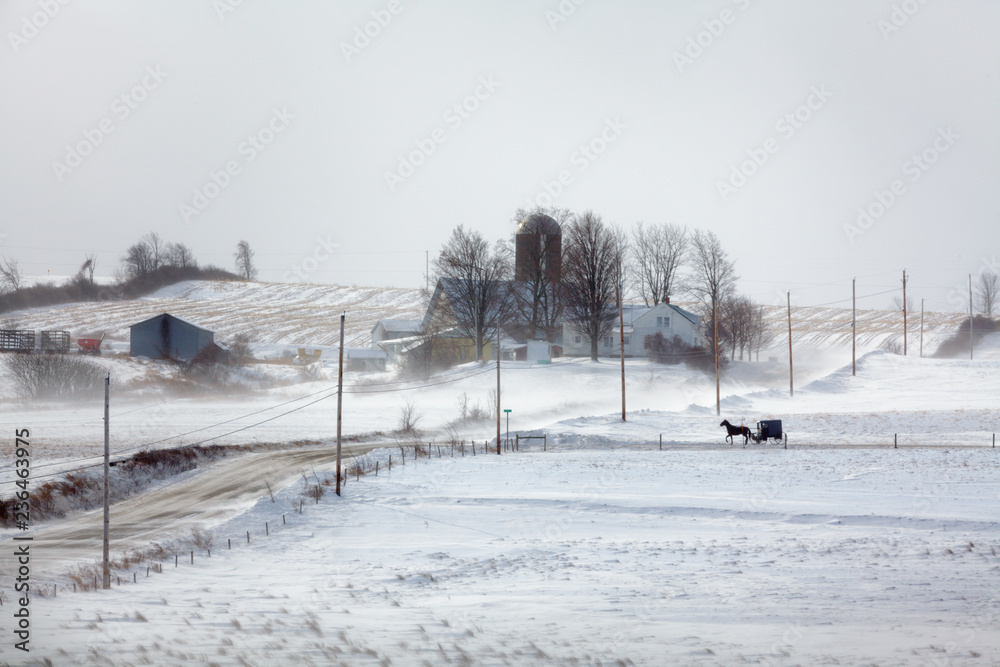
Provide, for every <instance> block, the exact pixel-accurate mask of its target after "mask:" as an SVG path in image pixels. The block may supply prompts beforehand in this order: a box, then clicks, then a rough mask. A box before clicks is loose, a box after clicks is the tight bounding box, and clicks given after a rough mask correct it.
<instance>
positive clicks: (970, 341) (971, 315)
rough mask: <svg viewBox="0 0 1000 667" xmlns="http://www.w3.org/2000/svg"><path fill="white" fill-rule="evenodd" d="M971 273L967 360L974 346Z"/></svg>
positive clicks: (970, 276) (970, 278) (970, 277)
mask: <svg viewBox="0 0 1000 667" xmlns="http://www.w3.org/2000/svg"><path fill="white" fill-rule="evenodd" d="M972 318H973V313H972V274H971V273H970V274H969V360H970V361H971V360H972V349H973V347H974V344H973V342H972V341H973V338H972Z"/></svg>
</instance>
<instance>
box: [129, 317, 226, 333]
mask: <svg viewBox="0 0 1000 667" xmlns="http://www.w3.org/2000/svg"><path fill="white" fill-rule="evenodd" d="M161 317H169V318H171V319H173V320H177V321H178V322H181V323H182V324H186V325H187V326H189V327H193V328H195V329H198V330H199V331H205V332H207V333H214V332H213V331H211V330H210V329H206V328H205V327H200V326H198V325H197V324H195V323H193V322H188V321H187V320H185V319H181V318H180V317H177V316H176V315H171V314H170V313H160V314H159V315H154V316H153V317H150V318H147V319H145V320H143V321H142V322H136V323H135V324H131V325H129V329H132V328H134V327H137V326H140V325H142V324H146V323H147V322H152V321H153V320H158V319H160V318H161Z"/></svg>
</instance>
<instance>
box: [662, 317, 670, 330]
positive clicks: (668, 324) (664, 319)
mask: <svg viewBox="0 0 1000 667" xmlns="http://www.w3.org/2000/svg"><path fill="white" fill-rule="evenodd" d="M663 326H664V327H666V328H669V327H670V318H669V317H664V318H663Z"/></svg>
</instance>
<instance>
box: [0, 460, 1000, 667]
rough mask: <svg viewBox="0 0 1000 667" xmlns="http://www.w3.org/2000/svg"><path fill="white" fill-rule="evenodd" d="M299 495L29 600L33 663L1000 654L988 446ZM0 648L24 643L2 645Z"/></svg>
mask: <svg viewBox="0 0 1000 667" xmlns="http://www.w3.org/2000/svg"><path fill="white" fill-rule="evenodd" d="M320 474H323V472H322V471H321V472H320ZM299 486H301V485H299ZM300 490H301V489H300V488H298V487H297V486H293V487H290V488H287V489H286V490H284V491H283V492H281V493H280V494H279V497H278V498H277V503H274V504H272V503H271V502H270V500H269V499H268V498H267V497H264V498H262V499H261V500H259V501H258V502H257V503H256V504H255V505H254V506H253V507H252V508H250V509H248V510H247V511H245V512H243V513H242V514H240V515H239V516H238V517H236V518H234V519H232V520H230V521H228V522H225V523H223V524H221V525H217V526H216V527H215V528H214V534H215V546H214V547H213V548H212V554H211V557H210V558H209V557H207V554H206V553H205V552H204V550H199V551H197V552H196V554H195V562H194V564H193V565H192V564H191V562H190V557H189V555H188V554H187V553H185V554H184V555H183V557H182V558H181V560H180V565H179V567H176V568H175V567H174V563H173V559H170V560H167V561H166V562H165V563H164V569H163V573H162V574H153V575H151V576H150V578H148V579H147V578H145V573H144V572H143V573H142V574H141V575H140V581H139V583H138V584H131V583H127V584H126V583H123V584H122V585H121V587H115V588H114V589H113V590H112V591H110V592H99V593H93V592H91V593H85V594H84V593H77V594H73V593H69V592H66V591H63V592H61V593H60V597H58V598H57V599H51V598H50V599H37V598H36V599H34V600H33V601H32V633H33V634H32V644H31V646H32V654H31V657H32V658H34V659H35V660H36V661H38V662H37V663H36V664H42V663H41V661H42V660H44V659H46V658H48V659H51V660H52V661H53V664H118V665H133V664H149V665H164V664H213V663H214V664H220V665H221V664H242V665H269V664H276V663H277V662H280V663H282V664H302V665H305V664H345V665H385V664H397V665H439V664H484V665H522V664H537V665H542V664H545V665H548V664H567V665H569V664H605V665H608V664H626V665H628V664H642V665H664V664H705V665H734V664H788V665H802V664H810V665H811V664H841V665H848V664H849V665H860V664H879V665H910V664H927V665H945V664H947V665H964V664H969V665H978V664H982V665H991V664H998V661H1000V635H998V633H997V630H996V627H997V622H998V617H1000V600H998V598H997V592H998V591H997V586H996V582H997V581H998V580H1000V556H998V555H997V549H1000V539H998V535H1000V522H998V520H997V514H996V500H997V498H998V494H1000V459H998V458H997V454H996V451H995V450H991V449H974V450H973V449H958V450H946V449H927V448H923V449H905V450H893V449H883V450H872V449H861V450H845V449H836V450H830V449H823V450H809V451H803V450H787V451H786V450H780V449H758V450H752V449H747V450H743V449H734V450H729V451H665V452H660V451H644V452H635V451H632V452H628V451H615V452H606V451H570V452H565V451H564V452H557V453H544V454H543V453H524V452H522V453H518V454H513V455H507V456H501V457H498V456H496V455H491V456H485V457H484V456H482V455H479V456H477V457H475V458H473V457H471V456H466V457H465V458H461V457H458V458H447V457H445V458H440V459H438V458H433V459H430V460H429V461H428V460H426V459H421V460H420V461H418V462H413V461H412V460H411V461H410V462H409V463H408V464H407V465H406V466H405V467H400V466H399V465H398V459H397V465H396V467H394V468H393V470H392V472H391V473H389V474H387V473H386V471H385V469H384V468H383V469H382V473H381V474H380V475H379V476H378V477H374V476H367V477H365V478H363V479H362V480H361V481H360V482H357V481H354V480H353V479H352V480H351V481H350V482H349V483H348V484H347V486H346V487H345V490H344V491H345V493H344V496H343V497H342V498H341V499H337V498H336V497H335V496H332V495H327V496H325V497H324V498H323V499H322V500H321V501H320V503H319V504H318V505H306V506H305V509H304V511H303V513H302V514H298V513H295V512H293V511H292V510H291V509H290V508H291V507H292V505H293V504H294V503H295V502H297V498H298V494H299V491H300ZM282 513H286V516H287V517H288V524H287V525H285V526H282V525H281V518H280V515H281V514H282ZM265 521H268V522H269V523H270V526H271V532H270V535H269V536H264V535H263V532H264V531H263V528H264V522H265ZM246 530H250V531H251V534H252V536H251V544H250V545H247V544H246V541H245V531H246ZM227 539H232V540H233V547H232V550H229V549H227V548H226V540H227ZM0 651H2V652H3V654H4V657H5V659H7V660H12V661H15V662H18V663H22V661H23V658H21V657H19V656H15V655H14V654H12V653H11V649H10V642H9V641H8V642H7V643H6V644H5V645H3V646H2V648H0ZM24 657H27V656H24Z"/></svg>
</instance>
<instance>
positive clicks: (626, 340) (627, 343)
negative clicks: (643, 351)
mask: <svg viewBox="0 0 1000 667" xmlns="http://www.w3.org/2000/svg"><path fill="white" fill-rule="evenodd" d="M631 338H632V337H631V336H625V344H626V345H631V343H630V342H629V340H630V339H631Z"/></svg>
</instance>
